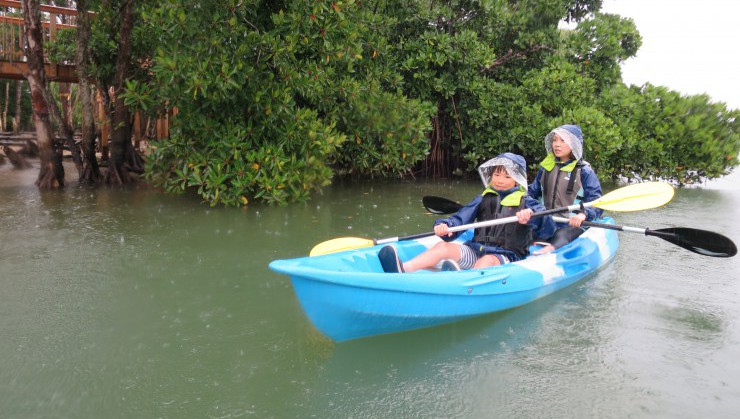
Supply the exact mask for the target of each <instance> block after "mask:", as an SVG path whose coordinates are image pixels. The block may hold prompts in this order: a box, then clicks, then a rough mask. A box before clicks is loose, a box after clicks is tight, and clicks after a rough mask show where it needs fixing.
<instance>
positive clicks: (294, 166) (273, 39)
mask: <svg viewBox="0 0 740 419" xmlns="http://www.w3.org/2000/svg"><path fill="white" fill-rule="evenodd" d="M601 3H602V2H601V0H546V1H534V0H518V1H511V0H486V1H475V0H445V1H441V2H439V1H435V2H430V1H428V0H411V1H402V0H384V1H378V2H365V1H363V2H360V1H356V0H345V1H326V0H315V1H310V2H306V1H301V0H284V1H281V2H271V1H262V0H201V1H185V0H169V1H167V2H156V4H155V3H146V4H145V5H143V6H142V9H141V12H142V18H143V25H141V27H139V28H137V32H136V33H137V35H136V37H135V39H136V40H137V41H136V42H137V45H140V46H142V48H141V50H142V51H153V52H152V56H151V57H148V56H144V57H143V58H140V61H139V62H140V64H141V65H139V66H137V69H139V70H140V71H139V73H138V74H135V75H133V76H132V80H130V81H129V82H128V83H127V93H126V94H125V99H126V103H127V104H128V105H129V106H132V107H135V108H136V109H141V110H145V111H147V112H151V113H155V112H158V111H160V110H161V109H162V107H163V106H167V107H176V108H177V109H178V115H177V117H176V118H175V119H174V127H173V130H172V134H171V135H172V137H171V138H170V139H169V140H166V141H163V142H161V143H159V144H156V145H155V146H156V147H155V150H154V151H153V153H152V155H151V156H150V159H149V165H148V168H147V169H148V170H147V176H148V178H149V179H150V180H151V181H152V182H153V183H154V184H156V185H160V186H163V187H165V188H166V189H167V190H170V191H182V190H186V189H190V188H194V189H195V190H196V191H197V192H198V193H199V195H200V196H201V197H203V199H204V200H206V201H208V202H209V203H211V204H212V205H216V204H220V203H223V204H227V205H243V204H245V203H247V202H249V201H252V200H259V201H263V202H268V203H284V202H288V201H291V200H304V199H307V198H308V197H309V195H310V192H311V191H316V190H320V188H321V187H322V186H323V185H326V184H328V183H329V182H330V181H331V179H332V177H333V176H334V175H335V174H340V175H355V176H358V175H359V176H397V175H405V174H408V173H409V172H411V171H413V170H417V171H418V170H419V169H420V168H421V167H429V166H428V163H429V162H430V161H432V160H433V161H434V164H443V165H445V166H446V169H449V172H452V173H455V174H466V173H474V168H475V167H476V166H477V165H478V164H479V163H480V162H481V161H483V160H485V159H488V158H490V157H491V156H493V155H496V154H499V153H501V152H504V151H514V152H517V153H520V154H523V155H524V156H525V157H526V158H527V161H528V162H529V164H530V169H532V170H534V169H535V168H536V166H537V163H538V162H539V161H540V160H541V159H542V158H543V157H544V153H545V150H544V144H543V138H544V136H545V135H546V134H547V133H548V132H549V131H550V130H551V129H552V128H554V127H556V126H558V125H562V124H565V123H573V124H579V125H581V127H582V128H583V130H584V136H585V143H586V144H585V156H586V159H587V160H588V161H589V162H590V163H591V164H592V165H593V166H594V168H595V169H596V171H597V174H598V175H599V176H600V177H601V178H602V179H603V178H614V179H624V178H639V179H646V178H655V177H660V178H664V179H672V180H675V181H676V182H679V183H687V182H693V181H696V180H698V179H700V178H701V177H703V176H709V177H716V176H720V175H722V174H723V173H725V172H727V170H729V168H731V167H734V166H736V165H737V164H738V161H737V155H738V152H739V151H740V145H739V144H738V136H737V125H736V120H737V111H730V110H727V109H726V108H725V107H724V105H722V104H714V103H711V101H710V100H709V98H707V97H705V96H694V97H682V96H680V95H678V94H677V93H675V92H671V91H669V90H667V89H664V88H656V87H652V86H645V87H644V88H628V87H626V86H624V85H623V84H622V83H621V74H620V70H619V64H620V63H621V62H623V61H624V60H626V59H628V58H630V57H633V56H634V55H635V54H636V52H637V50H638V49H639V47H640V44H641V38H640V35H639V32H638V31H637V29H636V27H635V25H634V22H632V20H630V19H624V18H621V17H618V16H615V15H608V14H600V13H594V12H597V11H598V9H599V8H600V7H601ZM115 18H116V16H114V15H113V16H108V15H104V16H103V17H102V19H101V22H98V23H97V24H98V25H101V26H104V23H105V22H112V21H113V20H114V19H115ZM563 20H567V21H572V22H578V23H579V24H578V25H577V27H576V29H574V30H563V29H559V28H558V24H559V22H561V21H563ZM203 28H208V30H206V31H204V30H203ZM112 42H114V41H112V40H111V37H110V36H106V35H105V33H104V32H102V34H101V33H97V34H96V35H95V36H94V44H95V50H96V54H97V55H96V57H97V59H96V64H95V65H96V66H95V67H94V71H96V73H97V74H106V72H108V71H109V70H112V67H111V68H108V67H106V66H107V65H112V64H111V61H110V57H109V59H105V57H106V54H107V53H106V51H115V49H114V46H115V44H114V43H112ZM430 131H431V132H430ZM440 156H442V157H441V158H440ZM425 158H427V159H428V160H427V161H424V159H425ZM434 159H436V160H434ZM422 162H424V164H422Z"/></svg>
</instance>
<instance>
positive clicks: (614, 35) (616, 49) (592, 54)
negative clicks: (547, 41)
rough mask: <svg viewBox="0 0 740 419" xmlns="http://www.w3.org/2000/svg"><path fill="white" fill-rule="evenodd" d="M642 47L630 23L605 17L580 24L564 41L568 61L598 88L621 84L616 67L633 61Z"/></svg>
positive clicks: (599, 14) (616, 17)
mask: <svg viewBox="0 0 740 419" xmlns="http://www.w3.org/2000/svg"><path fill="white" fill-rule="evenodd" d="M641 45H642V37H641V36H640V34H639V32H638V31H637V27H636V26H635V23H634V21H633V20H632V19H629V18H622V17H620V16H618V15H612V14H604V13H596V14H595V15H594V17H593V18H592V19H587V20H585V21H583V22H581V23H579V24H578V28H577V29H576V30H575V31H572V32H570V31H569V32H566V36H565V39H564V49H565V50H566V51H567V54H569V58H570V59H571V60H572V61H573V62H574V63H577V64H578V65H579V66H580V68H581V71H582V72H583V73H585V74H587V75H588V76H589V77H591V78H593V79H594V80H596V81H597V82H598V84H599V85H600V86H610V85H613V84H615V83H619V82H621V81H622V72H621V70H620V68H619V64H620V63H621V62H623V61H624V60H626V59H627V58H630V57H634V56H635V54H637V50H638V49H639V48H640V46H641Z"/></svg>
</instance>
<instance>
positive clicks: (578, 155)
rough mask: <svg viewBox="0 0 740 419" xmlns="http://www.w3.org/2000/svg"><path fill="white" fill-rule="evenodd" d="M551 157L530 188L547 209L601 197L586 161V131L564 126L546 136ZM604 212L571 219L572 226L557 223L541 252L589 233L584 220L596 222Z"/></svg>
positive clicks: (587, 211) (593, 210)
mask: <svg viewBox="0 0 740 419" xmlns="http://www.w3.org/2000/svg"><path fill="white" fill-rule="evenodd" d="M545 150H547V157H545V159H544V160H543V161H542V163H540V170H539V171H538V172H537V176H536V177H535V179H534V182H532V184H531V185H529V189H528V194H529V196H531V197H532V198H534V199H539V200H541V202H542V203H543V204H544V205H545V207H546V208H547V209H552V208H559V207H567V206H570V205H573V204H577V203H579V202H592V201H595V200H596V199H599V198H601V196H602V192H601V182H599V178H598V177H597V176H596V173H594V171H593V169H592V168H591V165H590V164H588V162H586V161H585V160H583V132H582V131H581V127H579V126H578V125H562V126H560V127H557V128H555V129H554V130H552V131H550V133H548V134H547V136H545ZM602 213H603V211H602V210H600V209H598V208H586V209H585V210H584V211H578V212H576V213H574V214H565V213H564V214H559V215H561V216H564V217H567V216H571V217H570V221H569V223H568V224H561V223H557V231H555V234H554V235H553V236H552V237H547V236H539V237H538V239H544V240H549V242H550V244H549V245H548V246H545V247H543V248H542V249H540V250H539V251H537V253H547V252H551V251H553V250H555V249H558V248H560V247H562V246H565V245H566V244H568V243H570V242H572V241H573V240H575V239H576V237H578V236H580V235H581V234H583V232H584V231H585V230H584V229H583V228H581V224H582V223H583V222H584V221H593V220H595V219H597V218H599V217H601V214H602Z"/></svg>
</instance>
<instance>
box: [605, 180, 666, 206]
mask: <svg viewBox="0 0 740 419" xmlns="http://www.w3.org/2000/svg"><path fill="white" fill-rule="evenodd" d="M673 192H674V190H673V186H671V185H669V184H667V183H665V182H643V183H635V184H634V185H628V186H625V187H623V188H619V189H616V190H614V191H612V192H609V193H608V194H606V195H604V196H602V197H601V198H599V199H597V200H596V201H594V202H593V204H594V206H595V207H596V208H601V209H603V210H607V211H641V210H646V209H651V208H657V207H659V206H661V205H664V204H666V203H668V202H669V201H670V200H671V199H672V198H673Z"/></svg>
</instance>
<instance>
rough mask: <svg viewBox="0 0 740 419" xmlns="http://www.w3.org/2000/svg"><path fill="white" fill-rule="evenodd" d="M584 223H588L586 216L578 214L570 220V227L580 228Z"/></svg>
mask: <svg viewBox="0 0 740 419" xmlns="http://www.w3.org/2000/svg"><path fill="white" fill-rule="evenodd" d="M584 221H586V214H584V213H580V214H576V215H574V216H572V217H570V220H569V221H568V225H570V226H571V227H575V228H578V227H580V226H581V224H582V223H583V222H584Z"/></svg>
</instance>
